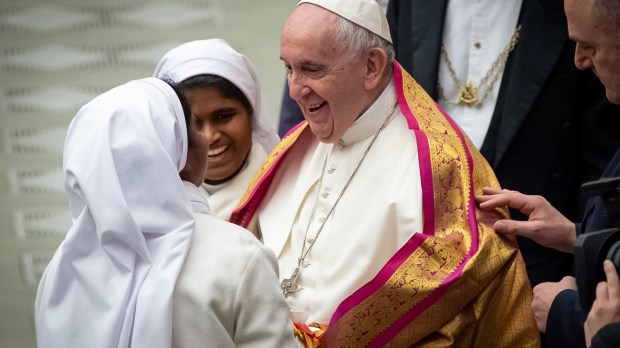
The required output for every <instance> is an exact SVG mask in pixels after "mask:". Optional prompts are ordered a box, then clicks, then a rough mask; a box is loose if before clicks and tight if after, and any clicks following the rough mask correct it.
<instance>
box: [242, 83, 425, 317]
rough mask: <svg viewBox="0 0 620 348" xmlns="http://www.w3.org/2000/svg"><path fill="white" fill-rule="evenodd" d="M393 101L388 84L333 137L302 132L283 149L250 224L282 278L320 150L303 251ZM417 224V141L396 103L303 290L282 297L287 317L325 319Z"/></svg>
mask: <svg viewBox="0 0 620 348" xmlns="http://www.w3.org/2000/svg"><path fill="white" fill-rule="evenodd" d="M395 102H396V93H395V90H394V85H393V82H392V83H390V84H389V85H388V87H387V88H386V89H385V91H384V92H383V93H382V94H381V96H380V97H379V98H378V99H377V101H375V103H374V104H373V105H372V106H371V107H370V108H369V109H368V110H367V111H366V112H365V113H364V114H363V115H362V116H361V117H360V118H359V119H358V120H357V121H356V122H355V123H354V125H353V126H352V127H351V128H350V129H349V130H348V131H347V132H346V133H345V134H344V136H343V137H342V139H341V140H340V141H339V142H337V143H335V144H333V145H332V144H323V143H320V142H318V140H317V139H316V138H315V137H314V136H312V134H311V133H310V132H307V133H306V136H303V135H302V137H300V139H298V140H297V143H296V144H295V145H294V146H293V148H292V149H291V150H289V153H288V154H287V157H286V159H285V160H284V163H282V165H281V168H279V169H278V173H277V174H276V176H275V177H274V182H273V184H272V185H271V186H270V187H271V188H270V190H269V192H268V193H267V195H266V196H265V199H264V200H263V202H262V203H261V205H260V206H259V208H258V211H257V214H256V215H255V218H254V220H253V221H252V222H251V224H250V225H249V228H250V229H251V230H260V233H261V234H262V239H263V241H264V243H265V245H266V246H267V247H269V248H271V249H272V250H273V251H274V252H275V253H276V255H277V256H278V261H279V266H280V279H281V280H282V279H284V278H288V277H290V276H291V273H292V272H293V269H294V268H295V267H296V266H297V260H298V257H299V256H300V252H301V247H302V244H303V241H304V234H305V232H306V227H307V225H308V219H309V217H310V215H311V210H312V206H313V203H314V200H315V197H316V196H315V195H316V192H315V191H316V187H317V186H318V185H317V182H318V180H319V177H320V176H321V168H322V166H323V161H324V159H325V155H326V154H327V153H329V157H328V160H327V163H326V166H325V173H324V177H323V183H322V185H321V190H320V192H319V194H318V198H317V203H316V208H315V212H314V216H313V219H312V221H311V224H310V228H309V230H308V234H307V236H308V240H307V241H306V248H307V245H308V242H309V240H311V239H315V238H316V236H315V234H316V231H317V230H318V228H319V226H320V224H321V222H322V220H323V219H325V217H326V216H327V214H328V212H329V210H330V209H331V208H332V206H333V205H334V202H335V200H336V199H337V197H338V195H339V193H340V191H341V190H342V188H343V187H344V186H345V183H346V181H347V180H348V178H349V176H350V175H351V173H352V172H353V171H354V169H355V167H356V166H357V164H358V162H359V160H360V158H361V157H362V154H363V152H364V151H365V150H366V148H367V146H368V144H369V143H370V141H371V139H372V138H373V136H374V135H375V133H376V132H377V131H378V130H379V128H380V127H381V125H382V123H383V122H384V120H385V118H386V117H387V115H388V114H389V112H390V110H391V109H392V107H393V106H394V103H395ZM257 223H258V225H257ZM422 226H423V218H422V188H421V184H420V170H419V164H418V153H417V145H416V140H415V138H414V136H413V134H412V133H411V131H410V130H409V129H408V127H407V123H406V120H405V118H404V117H403V115H402V114H401V112H400V111H399V109H398V108H396V110H395V112H394V114H393V115H392V116H391V118H390V120H389V122H388V124H387V126H386V127H385V129H383V131H382V132H381V133H380V134H379V136H378V138H377V140H376V142H375V143H374V145H373V146H372V148H371V149H370V151H369V153H368V155H367V157H366V159H365V160H364V161H363V163H362V164H361V167H360V168H359V171H358V172H357V174H355V177H354V178H353V180H352V182H351V184H350V186H349V187H348V188H347V190H346V192H345V193H344V195H343V196H342V198H341V199H340V201H339V203H338V204H337V206H336V208H335V209H334V211H333V213H332V214H331V215H330V216H329V218H328V219H327V222H326V224H325V227H324V228H323V230H322V232H321V233H320V235H319V236H318V238H316V241H315V242H314V246H313V247H312V249H311V251H310V253H309V254H308V256H307V257H306V258H305V261H304V267H303V269H302V271H301V273H300V276H299V280H300V285H301V286H302V288H303V289H302V290H301V291H299V292H298V293H296V294H294V295H291V296H289V297H288V298H287V301H288V303H289V307H290V308H291V311H292V316H293V320H294V321H299V322H306V323H311V322H317V323H322V324H327V323H329V320H330V318H331V316H332V314H333V313H334V311H335V310H336V308H337V307H338V305H339V304H340V303H341V302H342V301H343V300H344V299H345V298H347V297H348V296H349V295H351V294H352V293H353V292H354V291H355V290H357V289H359V288H360V287H361V286H362V285H364V284H365V283H367V282H368V281H370V280H371V279H372V278H373V277H374V276H375V275H376V274H377V272H378V271H379V270H380V269H381V268H382V267H383V266H384V265H385V263H386V262H387V261H388V260H389V259H390V258H391V257H392V255H394V253H396V251H397V250H398V249H400V248H401V247H402V246H403V245H404V244H405V242H406V241H407V240H409V239H410V238H411V236H412V235H413V233H416V232H420V231H421V230H422Z"/></svg>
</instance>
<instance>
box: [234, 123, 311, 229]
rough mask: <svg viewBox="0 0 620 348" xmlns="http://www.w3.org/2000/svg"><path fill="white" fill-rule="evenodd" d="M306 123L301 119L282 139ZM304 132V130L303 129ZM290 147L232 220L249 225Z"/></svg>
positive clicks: (241, 224)
mask: <svg viewBox="0 0 620 348" xmlns="http://www.w3.org/2000/svg"><path fill="white" fill-rule="evenodd" d="M304 125H306V121H301V122H300V123H298V124H297V125H296V126H295V127H293V128H292V129H291V130H289V131H288V133H286V135H285V136H284V138H282V140H284V139H286V138H287V137H288V136H289V135H291V134H292V133H293V132H295V131H296V130H297V129H298V128H300V127H302V126H304ZM302 132H303V130H302ZM276 148H277V146H276ZM289 149H290V146H289V147H287V148H286V149H284V150H283V151H282V154H281V155H280V157H278V158H277V159H276V160H275V162H274V163H273V164H272V165H271V167H270V168H269V169H268V170H267V172H266V173H265V175H263V177H262V178H261V179H260V181H259V182H258V183H256V186H255V187H254V190H252V192H251V193H250V195H249V196H248V198H247V200H246V202H245V204H244V205H242V206H240V207H238V208H237V209H235V210H234V211H233V212H232V214H231V218H230V219H229V221H230V222H233V223H236V224H238V225H239V226H242V227H246V228H247V227H248V224H249V223H250V220H251V219H252V217H253V216H254V214H255V213H256V210H257V209H258V206H259V205H260V203H261V202H262V201H263V198H264V197H265V194H266V193H267V190H268V189H269V187H270V186H271V182H272V181H273V178H274V176H275V171H276V169H277V168H278V166H279V165H280V163H281V162H282V160H283V159H284V157H286V155H287V154H288V150H289ZM256 195H258V196H257V197H255V196H256ZM241 211H243V213H242V215H241V216H237V215H239V214H240V212H241Z"/></svg>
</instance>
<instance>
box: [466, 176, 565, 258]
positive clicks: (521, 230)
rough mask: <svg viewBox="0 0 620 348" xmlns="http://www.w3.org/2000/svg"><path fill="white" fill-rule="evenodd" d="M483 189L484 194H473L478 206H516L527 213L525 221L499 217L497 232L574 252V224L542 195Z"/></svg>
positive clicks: (484, 207) (490, 208) (495, 226)
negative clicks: (475, 195)
mask: <svg viewBox="0 0 620 348" xmlns="http://www.w3.org/2000/svg"><path fill="white" fill-rule="evenodd" d="M482 192H483V193H484V195H482V196H477V197H476V202H477V203H478V206H479V208H480V209H482V210H494V209H496V208H499V207H509V208H513V209H518V210H519V211H520V212H521V213H523V214H526V215H527V216H528V221H516V220H508V219H501V220H498V221H496V222H495V224H494V225H493V228H494V229H495V231H496V232H499V233H504V234H509V235H517V236H522V237H527V238H530V239H532V240H533V241H535V242H536V243H538V244H540V245H542V246H545V247H548V248H553V249H557V250H559V251H563V252H567V253H573V252H574V250H575V239H576V238H577V233H576V231H575V224H573V223H572V222H571V221H570V220H568V219H567V218H566V217H564V215H562V214H561V213H560V212H559V211H557V210H556V209H555V208H554V207H553V206H552V205H551V204H550V203H549V202H548V201H547V200H546V199H545V198H544V197H542V196H529V195H524V194H522V193H520V192H517V191H511V190H505V189H504V190H498V189H494V188H489V187H485V188H483V190H482Z"/></svg>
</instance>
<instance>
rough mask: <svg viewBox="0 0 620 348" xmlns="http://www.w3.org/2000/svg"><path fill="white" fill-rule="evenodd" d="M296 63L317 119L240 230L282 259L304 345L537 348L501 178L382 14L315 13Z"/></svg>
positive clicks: (300, 19)
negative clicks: (497, 198)
mask: <svg viewBox="0 0 620 348" xmlns="http://www.w3.org/2000/svg"><path fill="white" fill-rule="evenodd" d="M280 56H281V59H282V61H283V62H284V66H285V67H286V70H287V73H288V84H289V88H290V94H291V97H292V98H293V99H295V100H296V101H297V103H298V104H299V105H300V107H301V109H302V111H303V113H304V117H305V119H306V121H307V122H305V123H302V124H301V125H300V126H299V127H297V128H296V129H294V130H293V131H292V132H291V133H290V134H289V135H288V136H287V137H285V138H284V139H283V140H282V142H281V143H280V144H279V145H278V146H277V147H276V149H275V150H274V151H273V152H272V154H271V155H270V157H269V158H268V159H267V161H266V162H265V163H264V164H263V167H262V168H261V171H259V173H258V175H257V177H256V178H255V180H254V183H253V185H251V186H250V188H249V189H248V190H247V191H246V195H245V196H244V198H243V199H242V201H241V204H240V206H239V207H238V208H237V210H236V211H235V212H234V213H233V216H232V217H231V220H232V221H233V222H236V223H238V224H241V225H242V226H247V227H248V228H250V229H251V230H252V231H254V232H255V233H256V234H257V235H258V236H260V237H261V238H262V239H263V241H264V243H265V245H267V246H268V247H269V248H271V249H273V250H274V251H275V253H276V254H277V255H278V259H279V266H280V280H281V287H282V291H283V293H284V295H285V296H286V298H287V301H288V304H289V306H290V308H291V313H292V317H293V320H294V321H295V327H296V333H297V336H298V337H299V338H300V339H301V340H302V341H303V342H304V344H306V345H307V346H310V345H314V344H321V343H324V344H325V345H327V346H334V347H348V346H354V347H360V346H367V345H371V346H374V345H376V346H384V345H390V344H394V345H398V346H410V345H413V344H419V345H423V344H439V345H449V344H457V345H462V346H469V347H471V346H483V345H484V346H489V344H490V345H495V346H504V347H506V346H515V347H517V346H518V347H524V346H537V345H538V344H539V343H538V333H537V331H536V326H535V322H534V318H533V313H532V312H531V309H530V308H529V303H530V302H531V288H530V286H529V283H528V281H527V277H526V274H525V267H524V264H523V260H522V258H521V255H520V253H519V251H518V250H517V249H516V247H515V245H516V244H514V241H512V240H502V239H500V238H498V237H497V236H496V235H495V233H494V232H493V230H492V229H490V228H488V227H486V226H485V225H483V224H482V223H480V222H479V221H478V218H477V213H478V211H477V208H476V206H475V204H474V195H475V194H476V193H480V192H481V189H482V186H483V185H492V186H497V181H496V179H495V176H494V175H493V173H492V171H491V170H490V169H489V166H488V164H487V163H486V162H485V161H484V159H483V158H482V157H481V155H480V153H479V152H478V151H477V150H476V149H475V148H474V147H473V146H472V145H471V142H470V141H469V140H468V139H467V137H466V136H465V135H464V134H463V133H462V132H461V131H460V130H459V129H458V127H456V126H455V125H454V123H453V122H452V121H451V120H450V119H449V117H446V116H445V115H444V114H443V113H442V111H441V110H440V109H439V108H438V107H437V106H436V104H435V103H434V102H433V100H432V99H431V98H430V97H429V96H428V95H427V94H426V93H425V92H424V91H423V90H422V88H421V87H420V86H419V85H417V83H416V82H415V81H413V79H412V78H411V77H410V76H409V75H408V74H407V72H406V71H404V70H403V69H402V68H401V67H400V65H399V64H398V63H397V62H395V61H394V58H393V57H394V49H393V47H392V44H391V38H390V33H389V28H388V26H387V20H386V18H385V16H384V14H383V12H382V11H381V9H380V7H379V6H378V5H377V3H376V2H375V1H373V0H354V1H353V0H342V1H337V0H317V1H301V2H300V3H299V4H298V6H297V8H296V9H295V11H294V12H293V13H292V14H291V16H290V17H289V18H288V20H287V21H286V24H285V26H284V29H283V31H282V34H281V41H280ZM483 341H484V343H483ZM489 342H490V343H489Z"/></svg>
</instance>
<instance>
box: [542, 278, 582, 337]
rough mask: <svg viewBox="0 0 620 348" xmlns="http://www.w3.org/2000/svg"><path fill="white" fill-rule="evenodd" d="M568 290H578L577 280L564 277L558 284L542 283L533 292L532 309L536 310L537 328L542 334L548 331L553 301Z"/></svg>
mask: <svg viewBox="0 0 620 348" xmlns="http://www.w3.org/2000/svg"><path fill="white" fill-rule="evenodd" d="M567 289H572V290H575V291H576V290H577V280H576V279H575V277H564V278H562V280H560V281H559V282H557V283H554V282H547V283H540V284H538V285H536V286H535V287H534V289H533V290H532V291H533V293H534V300H533V301H532V309H533V310H534V318H536V326H538V330H540V332H542V333H544V332H545V331H547V317H548V316H549V310H550V309H551V304H553V300H554V299H555V298H556V296H558V294H559V293H560V292H562V291H564V290H567Z"/></svg>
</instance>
